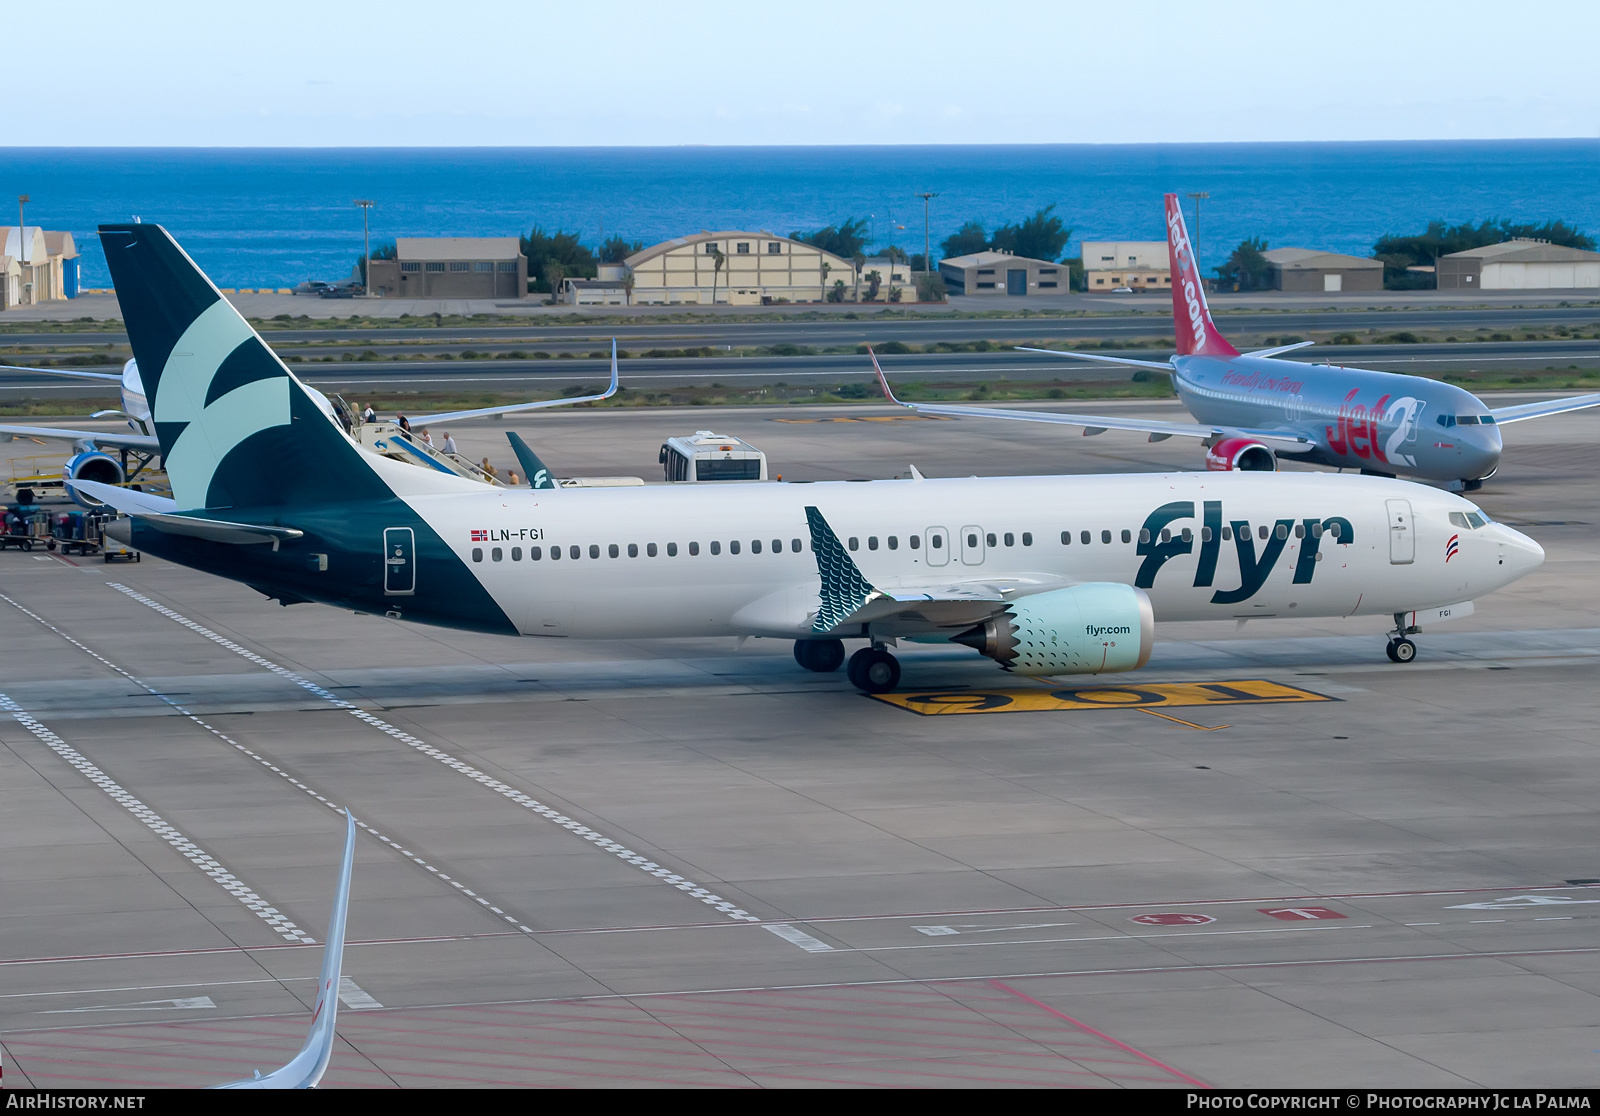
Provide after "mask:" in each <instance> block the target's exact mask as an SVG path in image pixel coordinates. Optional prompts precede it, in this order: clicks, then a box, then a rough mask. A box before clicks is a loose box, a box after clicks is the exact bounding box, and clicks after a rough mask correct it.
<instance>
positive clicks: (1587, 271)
mask: <svg viewBox="0 0 1600 1116" xmlns="http://www.w3.org/2000/svg"><path fill="white" fill-rule="evenodd" d="M1437 276H1438V286H1439V289H1440V290H1441V291H1470V290H1480V291H1522V290H1541V291H1544V290H1578V289H1590V290H1592V289H1594V288H1596V287H1600V252H1585V251H1583V250H1582V249H1581V248H1563V247H1562V246H1561V245H1559V244H1551V243H1549V242H1548V241H1544V240H1508V241H1506V242H1505V243H1504V244H1490V245H1487V246H1485V247H1483V248H1470V249H1468V250H1467V251H1465V252H1452V253H1451V254H1450V255H1448V256H1440V257H1439V269H1438V272H1437Z"/></svg>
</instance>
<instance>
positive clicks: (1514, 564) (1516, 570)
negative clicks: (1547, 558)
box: [1495, 523, 1544, 577]
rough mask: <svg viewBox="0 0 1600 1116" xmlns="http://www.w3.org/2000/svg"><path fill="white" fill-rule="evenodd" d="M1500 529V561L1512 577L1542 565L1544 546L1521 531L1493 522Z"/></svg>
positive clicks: (1519, 575)
mask: <svg viewBox="0 0 1600 1116" xmlns="http://www.w3.org/2000/svg"><path fill="white" fill-rule="evenodd" d="M1495 527H1497V528H1498V529H1499V531H1500V563H1501V565H1502V567H1503V568H1504V569H1505V570H1506V572H1507V573H1508V574H1510V575H1511V576H1512V577H1521V576H1522V575H1523V574H1526V573H1531V572H1532V571H1534V570H1536V569H1538V568H1539V567H1540V566H1542V565H1544V547H1542V546H1540V545H1539V544H1538V543H1536V542H1534V541H1533V540H1532V539H1530V538H1529V537H1528V536H1527V535H1524V534H1523V533H1522V532H1521V531H1517V530H1514V529H1513V528H1510V527H1507V526H1506V525H1505V524H1503V523H1497V524H1495Z"/></svg>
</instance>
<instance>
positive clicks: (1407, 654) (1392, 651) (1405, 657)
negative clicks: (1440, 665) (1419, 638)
mask: <svg viewBox="0 0 1600 1116" xmlns="http://www.w3.org/2000/svg"><path fill="white" fill-rule="evenodd" d="M1416 657H1417V645H1416V644H1415V643H1412V642H1411V641H1410V640H1409V639H1406V638H1405V637H1404V636H1402V637H1401V638H1399V639H1396V640H1392V641H1390V643H1389V658H1390V660H1392V661H1393V662H1397V663H1409V662H1411V661H1412V660H1414V659H1415V658H1416Z"/></svg>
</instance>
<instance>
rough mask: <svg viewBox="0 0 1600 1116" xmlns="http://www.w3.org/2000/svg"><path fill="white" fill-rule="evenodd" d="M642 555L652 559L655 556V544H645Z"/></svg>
mask: <svg viewBox="0 0 1600 1116" xmlns="http://www.w3.org/2000/svg"><path fill="white" fill-rule="evenodd" d="M644 553H645V557H646V558H654V557H655V556H656V544H655V543H645V544H644Z"/></svg>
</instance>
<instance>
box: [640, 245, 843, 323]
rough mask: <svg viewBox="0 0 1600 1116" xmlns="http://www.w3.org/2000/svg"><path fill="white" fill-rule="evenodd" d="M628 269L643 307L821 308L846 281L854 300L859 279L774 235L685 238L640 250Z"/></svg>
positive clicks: (829, 256)
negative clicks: (803, 304)
mask: <svg viewBox="0 0 1600 1116" xmlns="http://www.w3.org/2000/svg"><path fill="white" fill-rule="evenodd" d="M719 256H720V258H721V261H722V264H721V267H720V268H719V267H718V266H717V263H718V258H719ZM625 265H626V267H627V273H628V275H630V276H631V277H632V279H633V302H634V304H635V305H640V306H652V305H654V306H680V305H681V306H696V305H710V304H711V303H712V301H713V299H714V300H715V301H716V302H718V303H726V304H728V305H732V306H760V305H762V304H763V303H773V302H822V301H823V300H824V299H826V298H827V294H828V291H829V290H830V289H831V288H832V287H833V286H834V284H835V283H836V282H837V281H840V280H842V281H843V282H844V284H845V288H846V295H845V297H846V298H849V297H851V292H853V290H854V286H855V278H856V276H855V267H854V266H853V265H852V264H851V262H850V261H849V260H846V259H843V258H842V257H840V256H836V255H834V254H833V253H832V252H826V251H823V250H822V249H821V248H818V247H816V246H815V245H812V244H807V243H805V242H804V241H801V240H794V239H791V238H789V237H786V236H775V235H773V234H772V233H769V232H739V231H724V232H705V231H702V232H698V233H695V234H694V235H692V236H680V237H676V238H674V239H672V240H666V241H663V242H662V243H660V244H656V245H652V246H651V247H649V248H646V249H644V250H643V251H642V252H635V253H634V254H633V255H631V256H629V257H628V258H627V260H626V261H625Z"/></svg>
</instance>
